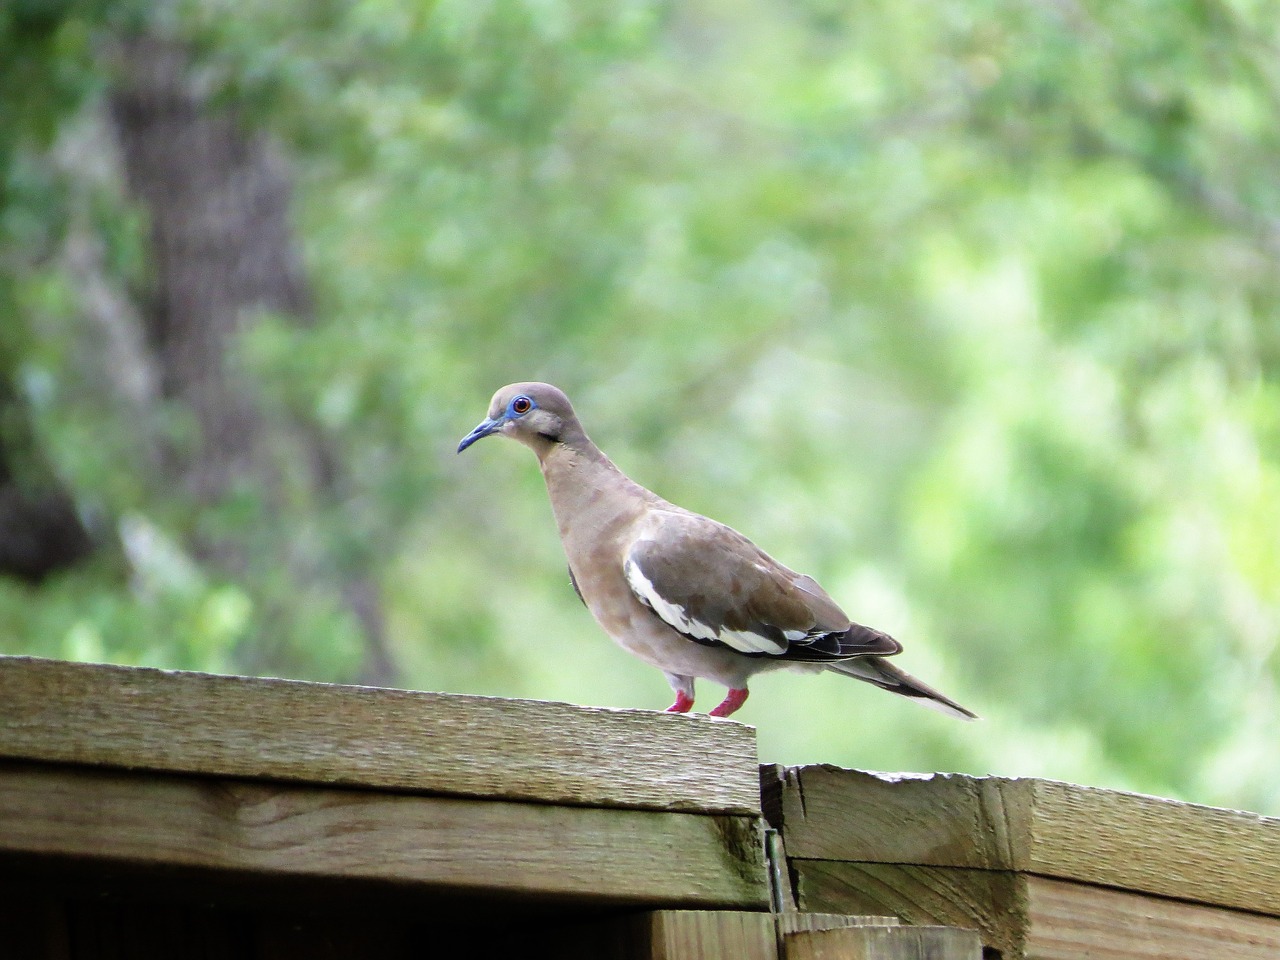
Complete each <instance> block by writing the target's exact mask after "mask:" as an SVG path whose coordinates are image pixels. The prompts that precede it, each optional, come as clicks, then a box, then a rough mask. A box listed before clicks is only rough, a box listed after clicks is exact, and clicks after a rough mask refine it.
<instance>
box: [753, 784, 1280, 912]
mask: <svg viewBox="0 0 1280 960" xmlns="http://www.w3.org/2000/svg"><path fill="white" fill-rule="evenodd" d="M780 789H781V798H780V802H779V800H778V799H777V798H774V799H773V800H771V801H770V806H771V810H772V812H771V814H770V815H771V818H774V819H781V821H782V824H783V835H784V837H785V840H786V847H787V854H788V856H790V857H793V858H801V859H827V860H848V861H858V862H879V863H896V864H913V865H925V866H942V867H962V868H975V869H983V870H1009V871H1025V872H1028V873H1037V874H1041V875H1044V876H1049V877H1057V878H1059V879H1064V880H1077V881H1082V882H1086V883H1094V884H1104V885H1109V886H1115V887H1120V888H1124V889H1129V890H1135V891H1139V892H1142V893H1152V894H1159V895H1162V896H1169V897H1179V898H1183V899H1188V900H1196V901H1200V902H1203V903H1208V904H1214V905H1217V906H1226V907H1235V908H1241V909H1246V910H1254V911H1257V912H1260V913H1267V914H1272V915H1280V820H1277V819H1275V818H1270V817H1262V816H1258V815H1256V814H1250V813H1241V812H1238V811H1234V810H1222V809H1217V808H1214V807H1205V806H1198V805H1194V804H1188V803H1178V802H1176V801H1172V800H1162V799H1158V798H1156V797H1147V796H1141V795H1138V794H1130V793H1120V792H1116V791H1111V790H1099V789H1095V788H1091V787H1081V786H1076V785H1074V784H1067V783H1058V782H1056V781H1049V780H1007V779H1002V778H998V777H986V778H975V777H967V776H959V775H953V774H936V775H933V776H927V777H919V776H907V775H887V774H871V773H863V772H859V771H854V770H839V769H837V768H834V767H799V768H792V769H789V770H787V771H786V772H785V777H784V782H783V784H782V786H781V788H780Z"/></svg>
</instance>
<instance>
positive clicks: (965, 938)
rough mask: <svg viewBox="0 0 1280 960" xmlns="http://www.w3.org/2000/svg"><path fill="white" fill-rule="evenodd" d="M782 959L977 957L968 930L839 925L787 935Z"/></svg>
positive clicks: (976, 959) (974, 938) (979, 955)
mask: <svg viewBox="0 0 1280 960" xmlns="http://www.w3.org/2000/svg"><path fill="white" fill-rule="evenodd" d="M782 956H783V960H981V958H982V945H981V944H980V943H979V942H978V936H977V934H976V933H974V932H973V931H972V930H957V929H956V928H954V927H894V926H887V927H876V926H859V927H839V928H833V929H829V930H810V931H805V932H802V933H793V934H790V935H788V936H787V937H786V938H785V940H784V941H783V953H782Z"/></svg>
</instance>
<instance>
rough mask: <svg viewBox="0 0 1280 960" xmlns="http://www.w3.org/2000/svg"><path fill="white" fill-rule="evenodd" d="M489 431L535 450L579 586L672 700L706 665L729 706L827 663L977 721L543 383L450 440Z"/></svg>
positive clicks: (685, 692)
mask: <svg viewBox="0 0 1280 960" xmlns="http://www.w3.org/2000/svg"><path fill="white" fill-rule="evenodd" d="M495 433H500V434H504V435H505V436H508V437H511V438H512V439H514V440H519V441H520V442H521V443H523V444H524V445H525V446H527V447H530V448H532V450H533V452H534V453H536V454H537V455H538V463H539V464H540V465H541V467H542V476H543V478H544V479H545V480H546V483H547V492H548V494H550V497H551V509H552V511H553V512H554V513H555V518H556V524H557V525H558V526H559V528H560V539H561V541H562V542H563V544H564V551H565V555H566V556H567V557H568V560H569V575H570V577H571V578H572V580H573V585H574V587H575V589H576V590H577V591H578V595H579V596H580V597H581V598H582V601H583V603H585V604H586V605H587V608H588V609H589V610H590V611H591V613H592V615H593V616H595V618H596V620H597V621H599V623H600V625H601V626H602V627H604V629H605V632H607V633H608V634H609V635H610V636H611V637H613V639H614V640H616V641H617V642H618V643H619V644H620V645H621V646H622V647H623V649H625V650H628V651H630V652H631V653H633V654H635V655H636V656H637V657H639V658H640V659H641V660H644V661H645V662H646V663H650V664H652V665H653V666H655V667H657V668H658V669H659V670H661V671H662V672H663V673H664V674H665V675H666V677H667V682H668V683H670V684H671V687H672V689H673V690H675V694H676V700H675V703H673V704H672V705H671V706H670V707H669V708H668V710H670V711H674V712H678V713H684V712H686V711H688V710H689V709H690V708H691V707H692V706H693V684H694V680H695V679H696V678H698V677H705V678H706V679H708V680H713V681H715V682H716V683H719V684H722V685H724V686H726V687H728V688H729V694H728V696H726V697H725V699H724V702H722V703H721V704H720V705H719V706H717V707H716V708H715V709H714V710H712V711H711V715H712V716H714V717H727V716H729V714H731V713H733V712H734V711H735V710H737V709H738V708H739V707H741V706H742V704H743V702H744V701H745V700H746V699H747V680H748V679H749V678H750V677H751V676H752V675H753V674H756V673H760V672H761V671H764V670H773V669H777V668H779V667H791V668H797V669H802V670H810V671H818V670H834V671H835V672H837V673H842V674H845V675H846V676H850V677H856V678H857V679H859V680H865V681H867V682H868V683H874V684H875V685H876V686H878V687H881V688H883V689H885V690H889V691H892V692H893V693H898V694H901V695H903V696H906V697H911V698H914V699H915V700H917V701H919V702H920V703H923V704H925V705H927V706H930V707H934V708H935V709H938V710H941V711H942V712H943V713H946V714H949V715H951V716H953V717H960V718H963V719H966V720H971V719H974V717H975V714H973V713H971V712H970V711H968V710H966V709H965V708H964V707H962V706H960V704H958V703H956V702H955V701H954V700H951V699H950V698H948V697H946V696H943V695H942V694H941V693H939V692H938V691H936V690H934V689H932V688H931V687H929V686H927V685H925V684H924V683H921V682H920V681H919V680H917V679H916V678H915V677H913V676H911V675H910V674H908V673H905V672H903V671H902V670H899V669H898V668H897V667H895V666H893V665H892V664H890V663H889V662H888V661H886V660H885V659H884V657H887V656H892V655H893V654H895V653H898V652H899V651H901V650H902V646H901V645H900V644H899V643H898V641H896V640H894V639H893V638H892V637H890V636H888V635H887V634H884V633H881V632H880V631H878V630H873V629H871V628H870V627H864V626H862V625H861V624H858V623H854V622H853V621H851V620H850V619H849V618H848V617H847V616H845V614H844V612H843V611H842V610H841V609H840V608H839V607H838V606H836V603H835V601H834V600H832V599H831V598H830V597H829V596H827V594H826V592H825V591H823V589H822V588H821V587H820V586H818V584H817V583H816V582H814V580H813V579H812V578H810V577H806V576H803V575H802V574H799V573H796V572H795V571H793V570H789V569H787V568H786V567H784V566H783V565H782V564H780V563H778V562H777V561H775V560H774V559H773V558H772V557H770V556H769V555H768V554H766V553H765V552H764V551H762V550H761V549H760V548H759V547H757V546H756V545H755V544H754V543H752V542H751V541H750V540H748V539H747V538H746V537H744V536H743V535H742V534H740V533H738V532H737V531H736V530H733V529H732V528H730V527H727V526H725V525H724V524H722V523H717V522H716V521H714V520H711V519H708V518H707V517H703V516H700V515H699V514H696V513H691V512H690V511H688V510H684V509H682V508H681V507H677V506H675V505H674V504H671V503H668V502H667V501H666V500H663V499H662V498H661V497H659V496H658V495H657V494H654V493H651V492H650V491H648V490H646V489H645V488H644V487H642V486H640V485H639V484H638V483H635V482H634V481H632V480H631V479H630V478H629V477H627V476H626V475H625V474H624V473H623V472H622V471H621V470H619V469H618V468H617V467H615V466H614V465H613V463H612V462H611V461H610V460H609V458H608V457H606V456H605V455H604V454H603V453H601V452H600V448H599V447H597V446H596V445H595V444H594V443H592V442H591V439H590V438H589V437H588V436H587V435H586V433H585V432H584V431H583V429H582V425H581V424H580V423H579V422H578V418H577V416H576V415H575V414H574V412H573V407H572V406H571V405H570V403H569V398H568V397H566V396H565V395H564V394H563V393H562V392H561V391H560V390H558V389H556V388H555V387H553V386H551V385H550V384H547V383H513V384H511V385H509V386H506V387H503V388H502V389H501V390H499V391H498V392H497V393H496V394H494V396H493V400H492V402H491V403H490V404H489V417H488V419H486V420H485V421H484V422H482V423H481V424H479V426H477V427H476V428H475V429H474V430H472V431H471V432H470V433H469V434H467V435H466V436H465V437H464V438H463V439H462V442H461V443H459V444H458V452H459V453H461V452H462V451H463V450H465V449H466V448H467V447H469V446H471V444H473V443H475V442H476V441H477V440H480V439H481V438H483V437H487V436H489V435H490V434H495Z"/></svg>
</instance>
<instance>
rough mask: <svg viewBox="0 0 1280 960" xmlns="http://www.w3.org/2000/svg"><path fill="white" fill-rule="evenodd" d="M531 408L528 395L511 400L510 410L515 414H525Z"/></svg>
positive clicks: (531, 404)
mask: <svg viewBox="0 0 1280 960" xmlns="http://www.w3.org/2000/svg"><path fill="white" fill-rule="evenodd" d="M532 409H533V401H532V400H530V399H529V398H528V397H516V398H515V399H514V400H512V401H511V411H512V413H517V414H522V415H523V414H526V413H528V412H529V411H530V410H532Z"/></svg>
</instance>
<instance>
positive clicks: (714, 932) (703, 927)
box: [504, 910, 778, 960]
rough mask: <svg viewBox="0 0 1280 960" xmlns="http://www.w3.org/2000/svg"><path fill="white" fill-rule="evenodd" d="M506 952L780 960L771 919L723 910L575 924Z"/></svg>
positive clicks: (618, 959) (625, 959)
mask: <svg viewBox="0 0 1280 960" xmlns="http://www.w3.org/2000/svg"><path fill="white" fill-rule="evenodd" d="M539 941H543V942H539ZM544 943H545V947H544V949H541V950H539V949H538V947H540V946H544ZM504 946H507V945H504ZM547 947H549V949H547ZM506 952H508V953H514V954H516V955H518V956H521V957H527V956H532V957H543V956H545V957H547V958H552V957H554V958H555V960H778V944H777V934H776V932H775V931H774V926H773V918H772V916H771V915H770V914H768V913H743V912H739V911H724V910H654V911H644V912H640V913H631V914H623V915H621V916H610V917H603V918H599V919H594V920H588V921H585V922H582V921H578V922H572V923H569V924H562V925H561V926H560V927H558V928H554V929H553V930H552V931H551V933H550V934H549V935H548V933H547V931H546V930H543V931H542V932H541V935H540V936H539V937H531V936H529V935H528V933H526V934H523V935H522V936H521V938H520V942H519V944H514V943H513V944H510V945H509V947H508V949H507V950H506Z"/></svg>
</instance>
